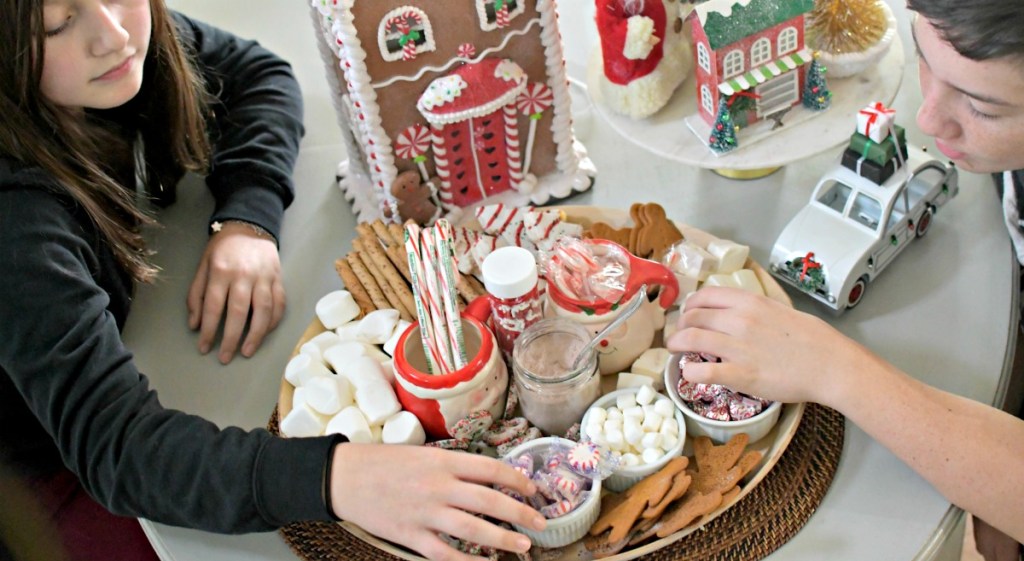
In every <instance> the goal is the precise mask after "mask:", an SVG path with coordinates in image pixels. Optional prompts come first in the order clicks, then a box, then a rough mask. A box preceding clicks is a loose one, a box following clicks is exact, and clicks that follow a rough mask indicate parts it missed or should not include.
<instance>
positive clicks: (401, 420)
mask: <svg viewBox="0 0 1024 561" xmlns="http://www.w3.org/2000/svg"><path fill="white" fill-rule="evenodd" d="M381 437H382V440H383V442H384V444H412V445H414V446H420V445H422V444H423V443H424V442H426V441H427V434H426V432H424V430H423V424H421V423H420V420H419V419H417V418H416V415H413V414H412V413H410V412H408V411H399V412H398V413H395V414H394V415H392V416H390V417H388V419H387V420H386V421H384V432H383V433H382V435H381Z"/></svg>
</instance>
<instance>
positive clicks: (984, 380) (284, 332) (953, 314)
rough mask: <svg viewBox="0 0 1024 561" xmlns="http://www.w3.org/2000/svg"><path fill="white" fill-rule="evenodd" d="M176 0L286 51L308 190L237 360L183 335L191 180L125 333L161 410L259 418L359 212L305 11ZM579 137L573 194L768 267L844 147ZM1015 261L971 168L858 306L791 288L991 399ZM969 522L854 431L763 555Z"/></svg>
mask: <svg viewBox="0 0 1024 561" xmlns="http://www.w3.org/2000/svg"><path fill="white" fill-rule="evenodd" d="M890 3H893V4H897V5H895V6H894V9H895V11H896V13H897V16H898V18H899V20H900V26H901V33H902V36H903V37H904V38H905V39H906V41H905V42H904V48H905V49H908V47H907V46H906V44H907V43H909V31H908V29H907V21H908V20H907V13H906V11H905V10H904V8H903V7H902V4H901V3H897V2H890ZM170 5H171V6H172V7H174V8H176V9H181V10H182V11H185V12H186V13H189V14H191V15H193V16H195V17H198V18H200V19H203V20H205V21H208V22H211V23H214V24H217V25H220V26H222V27H225V28H227V29H230V30H232V31H235V32H236V33H239V34H240V35H243V36H250V37H255V38H258V39H259V40H260V41H261V42H262V43H263V44H264V45H266V46H268V47H270V48H271V49H273V50H275V51H276V52H278V53H280V54H281V55H283V56H284V57H286V58H288V59H289V60H291V61H293V63H294V66H295V70H296V74H297V76H298V78H299V80H300V82H301V84H302V86H303V91H304V92H305V95H306V125H307V128H308V132H307V136H306V138H305V140H304V142H303V145H302V149H301V152H300V156H299V161H298V165H297V169H296V172H295V179H296V184H297V186H298V197H297V200H296V202H295V203H294V204H293V205H292V207H291V209H290V210H289V211H288V213H287V216H286V219H285V224H284V232H283V235H282V239H281V249H282V255H283V257H282V265H283V268H284V277H285V283H286V287H287V290H288V312H287V314H286V316H285V319H284V321H283V322H282V323H281V325H280V326H279V327H278V329H277V330H276V331H275V332H274V333H272V334H271V335H270V336H269V337H268V338H267V340H266V341H265V343H264V347H263V348H262V349H261V350H260V351H259V352H258V353H257V354H256V356H255V357H254V358H252V359H248V360H247V359H244V358H236V359H235V360H234V361H233V362H232V363H231V364H229V365H227V366H221V365H220V364H219V363H218V362H217V360H216V358H215V356H214V354H211V355H209V356H201V355H199V354H198V352H197V351H196V335H195V334H194V333H193V332H190V331H189V330H188V329H187V327H186V311H185V304H184V303H185V295H186V292H187V289H188V283H189V282H190V280H191V278H192V275H193V273H194V270H195V264H196V263H197V261H198V258H199V256H200V254H201V252H202V250H203V245H204V243H205V238H206V221H207V218H208V216H209V212H210V209H211V208H212V200H211V197H210V196H209V194H208V193H207V192H206V190H205V188H204V187H203V185H202V182H201V180H199V179H196V178H189V179H187V180H186V183H185V184H184V185H182V187H181V188H180V189H179V201H178V202H177V203H176V204H175V205H173V206H172V207H171V208H169V209H167V210H165V211H163V212H162V213H161V221H162V222H163V223H164V225H165V227H164V228H163V229H161V230H156V231H154V232H151V233H150V239H151V240H152V243H153V245H154V247H156V248H157V249H158V250H159V253H158V255H157V262H158V264H159V265H160V266H161V267H163V275H162V280H161V281H159V282H158V283H157V285H156V286H151V287H143V288H142V289H141V290H140V291H139V292H138V294H137V298H136V302H135V304H134V309H133V312H132V314H131V316H130V318H129V321H128V325H127V327H126V330H125V334H124V335H125V339H126V341H127V343H128V345H129V347H130V348H132V349H133V350H134V351H135V353H136V360H137V362H138V365H139V367H140V368H141V370H142V371H143V372H144V373H146V374H147V375H148V376H149V377H150V379H151V380H152V383H153V386H154V387H155V388H156V389H157V390H158V391H159V392H160V397H161V400H162V402H163V403H164V405H165V406H168V407H173V408H178V409H181V410H184V411H187V412H189V413H195V414H199V415H202V416H204V417H206V418H209V419H210V420H212V421H214V422H216V423H218V424H219V425H221V426H227V425H237V426H241V427H248V428H254V427H261V426H265V425H266V423H267V420H268V418H269V416H270V414H271V411H272V410H273V408H274V404H275V402H276V399H277V392H278V388H279V381H280V377H281V375H282V372H283V369H284V365H285V364H286V362H287V360H288V357H289V356H290V353H291V351H292V347H293V345H294V343H295V342H296V341H297V340H298V339H299V337H300V336H301V335H302V333H303V331H304V330H305V328H306V326H307V325H308V324H309V321H310V320H311V318H312V316H313V306H314V304H315V303H316V301H317V300H318V299H319V298H320V297H321V296H322V295H323V294H325V293H327V292H328V291H330V290H334V289H337V288H339V287H340V281H339V280H338V278H337V276H336V274H335V273H334V270H333V266H332V263H333V261H334V259H335V258H337V257H339V256H341V255H343V254H344V253H346V252H347V251H348V248H349V247H350V242H351V240H352V238H353V237H354V235H355V230H354V228H355V219H354V217H353V215H352V213H351V211H350V209H349V207H348V205H347V203H346V202H345V200H344V198H343V197H342V196H341V192H340V191H339V190H338V189H337V188H336V187H335V186H334V172H335V169H336V166H337V164H338V162H339V161H340V160H341V159H342V158H343V157H344V149H343V147H342V143H341V135H340V131H339V130H338V129H337V125H336V120H335V117H334V110H333V108H332V106H331V102H330V98H329V96H328V92H327V85H326V80H325V79H324V74H323V67H322V64H321V61H320V59H319V55H318V54H317V52H316V47H315V44H314V42H313V34H312V32H311V29H312V27H311V23H310V20H309V16H308V14H307V12H306V7H305V3H285V2H277V1H274V0H245V1H243V0H218V1H217V2H206V1H203V0H171V2H170ZM566 5H568V2H567V3H566ZM592 9H593V8H590V10H592ZM562 11H563V13H562V17H561V18H560V21H561V22H562V27H563V36H564V37H565V38H566V45H567V57H568V58H569V61H570V71H573V70H572V69H573V68H576V69H579V68H582V61H583V60H585V58H584V57H585V56H586V54H587V51H588V50H589V49H590V48H592V47H593V45H596V43H593V42H588V41H589V39H588V38H587V37H588V35H587V33H588V31H587V25H588V24H589V23H590V22H592V17H591V16H590V15H589V14H588V13H587V10H586V9H577V8H574V9H573V10H572V11H571V12H568V11H566V8H565V6H563V8H562ZM237 14H258V15H256V16H250V17H247V18H239V17H238V15H237ZM904 54H905V55H906V56H907V60H908V67H907V69H906V72H905V78H904V80H903V83H902V92H901V94H900V95H899V96H898V97H897V98H896V101H895V108H896V109H897V111H898V122H899V123H900V124H902V125H903V126H905V127H906V128H907V136H908V138H909V140H910V142H912V143H915V144H926V145H930V141H929V140H928V139H927V138H925V137H924V136H923V135H921V133H920V132H919V131H918V130H917V127H916V126H915V125H914V122H913V115H914V113H915V108H916V106H917V104H918V103H919V101H920V93H919V89H918V87H917V80H916V68H915V64H916V62H915V61H914V59H913V57H912V53H910V52H905V53H904ZM575 77H576V78H577V79H580V80H582V79H583V76H581V75H578V74H577V75H576V76H575ZM580 124H581V125H585V124H586V123H580ZM851 126H852V125H851ZM579 130H581V131H583V130H589V133H588V134H586V135H585V138H583V141H584V142H585V143H586V145H587V147H588V148H589V150H590V154H591V157H592V159H593V161H594V163H595V164H596V165H597V167H598V178H597V183H596V184H595V186H594V188H593V190H592V191H590V192H588V193H585V194H583V195H580V196H577V197H575V198H573V199H572V200H571V201H570V202H571V204H590V205H597V206H606V207H616V208H628V206H629V204H630V203H632V202H637V201H655V202H658V203H660V204H662V205H663V206H664V207H665V209H666V211H667V213H668V215H669V216H670V217H672V218H673V219H675V220H678V221H681V222H684V223H687V224H690V225H693V226H695V227H698V228H700V229H703V230H705V231H708V232H710V233H713V234H716V235H718V236H720V237H724V238H729V239H733V240H737V241H740V242H742V243H746V244H749V245H750V247H751V253H752V257H753V258H754V259H756V260H758V261H759V262H761V263H764V262H765V261H766V259H767V257H768V252H769V250H770V248H771V245H772V243H773V242H774V240H775V237H776V236H777V235H778V233H779V232H780V231H781V229H782V227H783V226H784V225H785V224H786V222H787V221H788V220H789V218H790V217H791V216H792V215H793V214H794V213H795V212H796V211H797V209H798V208H800V207H801V206H802V205H803V204H805V203H806V201H807V199H808V197H809V196H810V192H811V189H812V188H813V186H814V184H815V181H816V179H817V177H818V175H819V174H820V173H821V172H822V171H824V170H825V169H826V167H827V166H829V165H830V164H831V163H832V162H833V161H834V160H835V158H837V157H838V155H839V154H838V153H839V151H838V150H836V151H834V152H833V151H828V152H826V153H822V154H819V155H817V156H813V157H809V158H807V159H804V160H801V161H799V162H795V163H792V164H789V165H787V166H785V167H784V168H782V169H781V170H780V171H778V172H776V173H774V174H772V175H769V176H767V177H764V178H761V179H759V180H756V181H748V182H743V181H735V180H729V179H725V178H723V177H720V176H718V175H715V174H714V173H712V172H711V171H708V170H705V169H701V168H698V167H692V166H687V165H684V164H681V163H679V162H678V161H674V160H671V159H666V158H662V157H659V156H656V155H654V154H652V153H650V152H648V151H646V150H644V149H642V148H640V147H639V146H636V145H634V144H633V143H630V142H627V141H625V140H623V138H622V137H621V136H620V135H619V134H618V133H617V132H616V131H615V130H613V129H612V127H610V126H608V124H607V123H606V122H604V121H603V120H601V119H600V118H597V117H594V118H593V119H592V121H591V122H590V123H589V126H580V127H579ZM638 193H639V194H638ZM1011 259H1012V257H1011V252H1010V244H1009V240H1008V237H1007V235H1006V232H1005V230H1004V226H1003V223H1002V217H1001V213H1000V204H999V201H998V199H997V197H996V194H995V190H994V189H993V188H992V180H991V178H989V177H988V176H978V175H972V174H967V173H961V191H960V194H959V196H958V197H957V198H956V199H954V200H953V201H952V202H950V203H949V204H948V205H946V206H945V207H943V208H942V209H941V211H940V212H939V213H938V214H937V215H936V220H935V223H934V226H933V227H932V230H931V231H930V233H929V234H928V236H927V237H925V238H924V239H922V240H920V241H919V242H917V243H916V244H915V246H914V247H913V248H912V249H910V250H909V251H907V252H906V253H905V254H904V255H902V256H901V257H900V258H899V260H898V261H897V262H896V263H894V264H893V265H892V266H891V267H890V269H889V271H888V272H886V274H885V275H882V276H880V277H879V278H878V280H877V281H876V282H875V283H874V284H873V285H872V290H871V293H870V294H869V295H868V297H867V298H866V299H865V301H864V302H863V303H862V304H860V306H858V307H857V308H856V309H854V310H851V311H849V312H848V313H846V314H845V315H843V316H842V317H840V318H838V319H835V318H832V317H831V316H830V315H829V314H828V313H827V312H826V311H824V310H823V309H822V308H820V307H818V306H816V305H813V303H812V302H811V301H810V300H809V299H808V298H806V297H804V296H803V295H800V294H796V293H792V294H791V295H792V297H793V300H794V304H795V305H796V306H797V307H798V308H800V309H803V310H807V311H809V312H811V313H814V314H820V315H823V317H825V318H826V319H828V320H829V321H831V322H832V323H833V324H834V325H836V326H837V327H838V328H839V329H840V330H842V331H843V332H844V333H846V334H847V335H849V336H850V337H852V338H854V339H856V340H858V341H860V342H862V343H863V344H865V345H867V346H868V347H869V348H871V349H873V350H875V351H876V352H878V353H879V354H880V355H882V356H883V357H885V358H886V359H888V360H890V361H891V362H893V363H894V364H895V365H897V366H898V367H900V368H902V369H904V370H906V371H907V372H909V373H911V374H912V375H914V376H916V377H918V378H920V379H922V380H924V381H926V382H928V383H930V384H933V385H935V386H938V387H940V388H943V389H945V390H949V391H952V392H954V393H957V394H960V395H964V396H967V397H969V398H972V399H976V400H979V401H982V402H985V403H994V402H996V401H997V400H998V399H1001V395H1000V391H1001V388H1002V385H1001V384H1002V382H1003V381H1004V380H1005V377H1006V370H1007V360H1006V359H1007V356H1006V352H1005V351H1006V350H1007V349H1008V348H1010V349H1012V341H1013V339H1012V338H1011V335H1012V333H1013V326H1014V325H1015V321H1016V314H1015V312H1013V310H1014V309H1015V305H1016V298H1015V296H1014V289H1015V281H1014V279H1013V276H1012V271H1013V267H1012V261H1011ZM979 288H982V289H980V290H979ZM806 366H807V367H809V368H816V369H820V370H821V372H822V378H823V380H824V379H826V378H827V375H828V365H827V364H818V365H806ZM961 519H962V513H961V512H960V511H959V509H956V508H955V507H951V505H950V504H949V502H948V501H947V500H945V499H944V498H943V497H942V496H941V495H939V494H938V493H937V492H936V491H935V490H934V489H933V488H932V487H931V486H930V485H929V484H928V483H926V482H925V481H924V480H922V479H921V478H920V477H918V476H917V475H916V474H915V473H914V472H912V471H911V470H910V469H909V468H907V467H906V466H905V465H904V464H903V463H902V462H900V461H899V460H898V459H896V457H895V456H893V455H892V454H891V453H889V452H888V451H887V450H886V449H884V448H883V447H882V446H880V445H879V444H878V443H876V442H875V441H874V440H872V439H871V438H869V437H868V436H867V435H865V434H864V433H863V432H862V431H860V430H859V429H858V428H857V427H856V426H854V425H852V424H849V423H848V424H847V430H846V441H845V445H844V449H843V454H842V458H841V460H840V463H839V468H838V471H837V473H836V475H835V479H834V481H833V482H832V487H831V488H830V489H829V492H828V494H827V495H826V496H825V498H824V500H823V501H822V503H821V504H820V505H819V507H818V509H817V512H815V514H814V515H813V516H812V517H811V518H810V520H809V521H808V523H807V525H806V526H805V527H804V528H803V529H802V530H801V531H800V532H799V533H798V534H797V535H796V536H795V537H794V538H793V539H792V540H791V541H789V542H788V543H786V544H785V545H784V546H783V547H782V548H781V549H779V550H778V551H776V552H775V553H773V554H772V555H771V556H770V557H769V558H768V559H769V560H770V561H818V560H820V559H822V558H823V557H824V556H828V558H830V559H833V560H837V561H863V560H864V559H893V560H909V559H920V560H936V559H941V560H947V559H948V560H950V561H952V560H956V559H959V543H960V537H959V534H958V531H959V530H960V529H961V528H962V525H960V521H961ZM143 526H144V528H145V529H146V531H147V533H148V535H149V537H150V539H151V540H152V542H153V544H154V546H155V548H156V549H157V551H158V553H159V554H160V556H161V558H163V559H165V560H174V561H192V560H196V561H200V560H201V561H229V560H239V561H241V560H246V561H254V560H256V561H271V560H275V561H285V560H294V559H295V556H294V554H293V553H292V552H291V551H290V550H289V548H288V546H287V545H286V544H285V543H284V541H283V540H282V539H281V537H280V536H279V535H278V534H277V533H273V532H270V533H258V534H248V535H240V536H228V535H217V534H211V533H207V532H201V531H195V530H188V529H183V528H175V527H169V526H166V525H162V524H157V523H152V522H148V521H143Z"/></svg>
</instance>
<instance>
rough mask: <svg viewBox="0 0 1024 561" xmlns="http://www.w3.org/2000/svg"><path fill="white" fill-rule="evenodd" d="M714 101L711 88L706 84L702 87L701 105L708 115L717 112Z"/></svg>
mask: <svg viewBox="0 0 1024 561" xmlns="http://www.w3.org/2000/svg"><path fill="white" fill-rule="evenodd" d="M713 104H714V101H712V99H711V88H709V87H708V86H707V84H704V85H702V86H701V87H700V106H701V108H702V109H704V112H705V113H707V114H708V115H714V114H715V108H714V105H713Z"/></svg>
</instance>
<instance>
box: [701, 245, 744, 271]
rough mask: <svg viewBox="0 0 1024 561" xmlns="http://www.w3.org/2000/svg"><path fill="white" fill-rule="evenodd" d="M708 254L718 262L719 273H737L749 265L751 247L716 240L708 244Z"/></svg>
mask: <svg viewBox="0 0 1024 561" xmlns="http://www.w3.org/2000/svg"><path fill="white" fill-rule="evenodd" d="M708 253H710V254H711V255H713V256H714V257H715V259H717V260H718V269H717V270H716V271H715V272H717V273H735V272H736V271H739V270H740V269H742V268H743V267H744V265H746V264H747V257H749V256H750V247H749V246H745V245H741V244H738V243H736V242H734V241H730V240H722V239H716V240H712V241H711V242H709V243H708Z"/></svg>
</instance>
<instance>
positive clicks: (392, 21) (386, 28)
mask: <svg viewBox="0 0 1024 561" xmlns="http://www.w3.org/2000/svg"><path fill="white" fill-rule="evenodd" d="M410 19H412V20H414V21H415V22H416V23H417V24H418V25H419V26H420V29H419V30H420V31H422V32H423V43H421V44H418V45H417V44H416V42H415V40H414V39H413V38H412V37H411V36H408V35H409V34H410V33H412V32H415V31H417V29H415V28H412V27H408V20H410ZM393 26H397V27H398V33H404V34H406V35H407V36H405V37H403V39H405V40H406V41H407V42H406V43H404V44H403V45H402V48H401V49H398V50H394V51H392V50H391V49H390V48H389V47H388V36H389V35H390V34H391V33H392V31H391V30H392V28H393ZM403 26H405V27H407V29H406V30H404V31H403V30H402V27H403ZM410 43H412V47H411V48H410V47H409V44H410ZM377 46H378V47H379V48H380V56H381V57H382V58H383V59H384V60H387V61H391V62H394V61H396V60H412V59H414V58H416V55H417V54H419V53H426V52H429V51H433V50H434V49H435V45H434V29H433V27H431V25H430V18H428V17H427V15H426V14H424V13H423V11H422V10H420V9H419V8H415V7H413V6H401V7H398V8H395V9H394V10H391V11H390V12H388V13H387V14H384V18H383V19H381V21H380V25H378V26H377Z"/></svg>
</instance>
